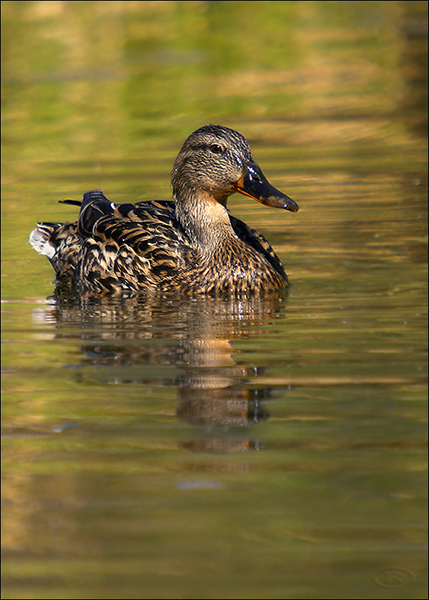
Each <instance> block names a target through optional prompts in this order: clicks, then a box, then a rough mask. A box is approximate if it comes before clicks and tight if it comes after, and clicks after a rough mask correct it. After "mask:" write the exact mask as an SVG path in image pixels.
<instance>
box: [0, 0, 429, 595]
mask: <svg viewBox="0 0 429 600" xmlns="http://www.w3.org/2000/svg"><path fill="white" fill-rule="evenodd" d="M426 22H427V3H426V2H406V3H405V2H340V3H339V2H246V3H245V2H108V3H101V2H2V57H3V58H2V60H3V63H2V77H3V112H2V133H3V151H2V221H1V224H2V300H3V303H2V308H3V311H2V341H3V344H2V367H3V373H2V390H3V395H2V409H3V418H2V433H3V440H2V465H3V476H2V501H3V504H2V558H3V566H2V597H4V598H303V599H305V598H321V599H322V598H407V599H408V598H425V597H427V596H426V594H427V592H426V584H427V576H426V561H427V555H426V540H427V529H426V527H427V518H426V502H427V491H426V486H427V468H426V465H427V462H426V448H427V434H426V422H427V412H426V399H427V136H426V128H427V50H426V48H427V27H426ZM210 122H212V123H220V124H223V125H226V126H228V127H232V128H234V129H237V130H238V131H240V132H241V133H242V134H243V135H245V136H246V137H247V138H248V140H249V141H250V143H251V146H252V149H253V154H254V156H255V158H256V160H257V161H258V163H259V164H260V165H261V167H262V169H263V171H264V172H265V174H266V175H267V177H268V178H269V179H270V181H271V182H272V183H273V185H275V186H276V187H277V188H279V189H281V190H283V191H284V192H286V193H287V194H288V195H290V196H291V197H292V198H293V199H294V200H296V201H297V202H298V203H299V205H300V211H299V212H298V213H296V214H291V213H286V214H285V213H283V212H282V213H280V212H279V211H277V212H276V211H275V210H272V209H271V210H270V209H268V208H265V207H262V206H260V205H259V204H257V203H252V201H251V200H250V199H247V198H244V197H242V196H240V197H239V196H237V195H236V196H233V197H232V198H231V199H230V202H229V207H230V210H231V212H232V214H234V215H235V216H237V217H239V218H241V219H243V220H245V221H246V222H247V223H249V224H250V225H252V226H253V227H256V228H257V229H258V230H260V231H261V232H262V233H263V234H264V235H265V236H266V237H267V238H268V240H269V241H270V243H271V244H272V245H273V247H274V248H275V250H276V251H277V253H278V254H279V256H280V258H281V259H282V261H283V263H284V265H285V267H286V271H287V273H288V275H289V279H290V280H291V282H292V287H291V289H290V291H289V292H288V294H287V295H280V296H276V295H273V297H270V298H268V299H265V300H262V299H260V300H249V301H246V302H233V301H225V300H223V301H219V300H218V301H216V300H213V299H198V300H197V301H184V300H183V301H181V302H180V303H179V302H175V301H173V300H169V301H168V302H167V301H160V300H156V299H152V300H150V301H146V302H138V301H136V300H128V301H126V302H120V301H103V302H101V301H100V302H97V303H95V302H94V303H82V304H75V305H73V304H72V305H65V306H56V305H54V304H52V303H51V302H50V301H49V300H46V298H47V297H48V296H50V295H51V294H52V292H53V290H54V285H53V279H54V275H53V271H52V269H51V267H50V265H49V263H48V261H47V260H46V259H45V258H44V257H42V256H40V255H38V254H36V253H35V252H34V251H33V250H32V249H31V248H30V247H29V245H28V242H27V240H28V234H29V232H30V231H31V229H32V228H33V227H34V223H35V222H37V221H40V220H46V221H55V220H59V221H61V220H69V219H73V218H75V216H76V208H75V207H72V206H66V205H61V204H57V200H59V199H65V198H76V199H79V198H81V196H82V194H83V193H84V192H86V191H88V190H90V189H95V188H100V187H101V188H103V189H104V191H105V193H106V195H107V196H108V197H109V198H110V199H111V200H113V201H115V202H120V201H122V200H123V201H140V200H146V199H152V198H159V199H168V198H169V197H170V184H169V179H170V170H171V167H172V164H173V161H174V158H175V155H176V153H177V151H178V150H179V148H180V146H181V144H182V142H183V140H184V139H185V138H186V137H187V135H189V134H190V133H191V132H192V131H193V130H194V129H196V128H197V127H199V126H201V125H203V124H206V123H210Z"/></svg>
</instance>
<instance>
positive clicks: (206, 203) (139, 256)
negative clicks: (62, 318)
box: [30, 125, 298, 296]
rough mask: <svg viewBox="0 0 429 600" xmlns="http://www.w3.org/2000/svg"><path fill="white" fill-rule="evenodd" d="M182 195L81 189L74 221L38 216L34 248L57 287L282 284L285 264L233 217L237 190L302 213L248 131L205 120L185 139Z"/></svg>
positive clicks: (178, 172)
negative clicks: (274, 179)
mask: <svg viewBox="0 0 429 600" xmlns="http://www.w3.org/2000/svg"><path fill="white" fill-rule="evenodd" d="M172 185H173V194H174V197H175V201H152V202H138V203H136V204H113V203H112V202H110V201H109V200H108V199H107V198H106V197H105V196H104V194H103V192H102V190H95V191H92V192H88V193H86V194H85V195H84V197H83V201H82V203H79V202H75V201H65V202H68V203H70V204H80V213H79V218H78V221H77V222H76V223H64V224H61V223H39V224H38V226H37V227H36V229H35V230H34V231H33V232H32V233H31V235H30V244H31V245H32V246H33V248H34V249H35V250H36V251H37V252H40V253H41V254H45V255H46V256H48V258H49V260H50V262H51V264H52V266H53V268H54V270H55V273H56V277H57V293H58V294H79V295H94V294H101V295H114V296H117V295H121V296H122V295H135V294H138V293H141V292H145V291H155V292H159V291H160V292H164V293H167V292H187V293H190V294H225V293H226V294H229V295H237V294H241V293H258V292H261V291H265V290H272V289H276V288H284V287H286V286H287V285H288V280H287V276H286V273H285V271H284V269H283V266H282V264H281V262H280V260H279V259H278V257H277V256H276V254H275V253H274V251H273V249H272V248H271V246H270V245H269V243H268V242H267V241H266V240H265V238H264V237H263V236H262V235H261V234H260V233H258V232H257V231H256V230H254V229H252V228H251V227H249V226H248V225H246V224H245V223H243V222H242V221H239V220H238V219H235V218H234V217H232V216H231V215H229V213H228V210H227V208H226V203H227V199H228V197H229V196H230V195H231V194H232V193H234V192H236V191H237V192H240V193H242V194H245V195H247V196H250V197H252V198H255V199H256V200H258V201H259V202H262V203H263V204H267V205H269V206H275V207H278V208H284V209H287V210H291V211H292V212H296V211H297V210H298V206H297V205H296V204H295V202H293V200H291V199H290V198H288V196H286V195H284V194H282V193H281V192H279V191H278V190H276V189H275V188H273V187H272V186H271V185H270V184H269V183H268V181H267V180H266V179H265V177H264V175H263V174H262V172H261V170H260V169H259V167H258V166H257V164H256V163H255V162H254V160H253V157H252V154H251V150H250V147H249V145H248V143H247V141H246V140H245V138H244V137H243V136H242V135H240V134H239V133H237V132H236V131H233V130H232V129H228V128H226V127H221V126H215V125H208V126H205V127H201V128H200V129H198V130H197V131H195V132H194V133H193V134H192V135H191V136H189V138H188V139H187V140H186V141H185V143H184V144H183V147H182V149H181V151H180V153H179V155H178V157H177V159H176V161H175V163H174V167H173V172H172Z"/></svg>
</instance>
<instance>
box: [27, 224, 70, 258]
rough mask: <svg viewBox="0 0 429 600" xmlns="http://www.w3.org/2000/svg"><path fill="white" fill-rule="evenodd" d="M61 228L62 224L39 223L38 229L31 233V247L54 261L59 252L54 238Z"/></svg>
mask: <svg viewBox="0 0 429 600" xmlns="http://www.w3.org/2000/svg"><path fill="white" fill-rule="evenodd" d="M61 226H62V223H37V227H36V228H35V229H33V231H32V232H31V233H30V237H29V240H28V241H29V242H30V246H31V247H32V248H34V250H35V251H36V252H38V253H39V254H44V255H45V256H47V257H48V258H49V260H51V261H52V259H53V258H54V256H55V253H56V250H57V249H56V244H55V243H54V242H53V240H52V237H53V235H54V233H56V231H57V230H58V229H59V228H60V227H61Z"/></svg>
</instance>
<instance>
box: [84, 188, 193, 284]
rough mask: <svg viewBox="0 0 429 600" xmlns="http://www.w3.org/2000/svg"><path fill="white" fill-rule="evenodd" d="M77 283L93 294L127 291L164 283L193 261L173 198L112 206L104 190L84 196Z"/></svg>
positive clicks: (191, 251) (191, 250)
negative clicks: (178, 219)
mask: <svg viewBox="0 0 429 600" xmlns="http://www.w3.org/2000/svg"><path fill="white" fill-rule="evenodd" d="M78 232H79V235H80V236H81V238H82V254H81V257H80V267H79V269H80V271H79V281H80V285H81V287H82V288H83V289H85V288H86V289H87V290H88V291H90V292H92V293H101V294H104V293H109V294H112V293H123V292H124V291H132V292H134V291H141V290H143V289H151V288H152V289H154V288H157V287H158V286H159V285H160V284H161V282H162V284H163V285H166V284H167V283H168V281H171V280H172V279H173V278H174V277H176V276H177V273H178V272H180V271H181V270H183V269H184V266H185V264H188V266H189V265H190V264H192V263H193V261H194V256H193V254H194V251H193V249H192V248H191V247H190V246H189V244H188V242H187V240H186V236H185V235H184V233H183V232H182V230H181V228H180V226H179V224H178V221H177V219H176V213H175V204H174V202H171V201H151V202H139V203H136V204H114V203H113V202H110V201H109V200H108V199H107V198H106V197H105V196H104V194H103V193H102V191H101V190H95V191H93V192H88V193H87V194H85V195H84V198H83V201H82V206H81V210H80V214H79V220H78Z"/></svg>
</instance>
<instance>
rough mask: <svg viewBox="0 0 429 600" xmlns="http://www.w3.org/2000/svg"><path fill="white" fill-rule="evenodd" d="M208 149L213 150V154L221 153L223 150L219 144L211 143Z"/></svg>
mask: <svg viewBox="0 0 429 600" xmlns="http://www.w3.org/2000/svg"><path fill="white" fill-rule="evenodd" d="M210 150H211V151H212V152H213V154H222V152H223V148H222V146H219V144H212V145H211V146H210Z"/></svg>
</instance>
